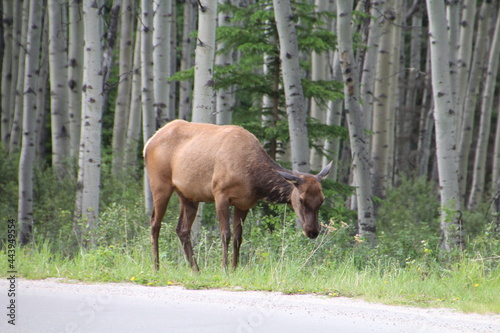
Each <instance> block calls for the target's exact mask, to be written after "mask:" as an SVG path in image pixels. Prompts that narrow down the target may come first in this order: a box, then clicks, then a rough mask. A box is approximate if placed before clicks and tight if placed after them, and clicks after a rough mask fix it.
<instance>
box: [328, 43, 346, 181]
mask: <svg viewBox="0 0 500 333" xmlns="http://www.w3.org/2000/svg"><path fill="white" fill-rule="evenodd" d="M332 66H333V73H332V80H334V81H339V82H340V81H342V69H341V68H340V61H339V53H338V52H337V51H335V53H334V56H333V61H332ZM343 104H344V103H343V100H336V101H330V102H329V103H328V109H327V113H326V124H327V125H329V126H332V125H335V126H340V125H341V123H342V106H343ZM323 150H324V151H325V154H326V155H325V156H323V166H326V165H327V164H328V163H330V162H333V164H332V168H331V170H330V173H329V174H328V178H330V179H333V180H335V181H337V177H338V169H339V155H340V138H339V137H335V138H333V139H327V140H325V145H324V147H323Z"/></svg>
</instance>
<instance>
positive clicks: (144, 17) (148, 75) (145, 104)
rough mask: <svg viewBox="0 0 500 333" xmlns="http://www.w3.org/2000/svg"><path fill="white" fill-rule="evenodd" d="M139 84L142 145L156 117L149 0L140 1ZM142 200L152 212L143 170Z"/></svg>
mask: <svg viewBox="0 0 500 333" xmlns="http://www.w3.org/2000/svg"><path fill="white" fill-rule="evenodd" d="M140 24H142V27H141V29H142V30H141V35H142V36H141V68H142V73H141V83H142V94H141V98H142V138H143V145H144V144H146V142H147V141H148V140H149V138H150V137H151V136H153V134H154V133H155V131H156V117H155V112H154V111H155V110H154V105H153V104H154V95H153V80H154V73H153V70H154V68H153V56H152V55H153V36H152V35H153V6H152V2H151V1H150V0H142V1H141V20H140ZM144 198H145V209H146V214H148V215H149V214H151V212H152V211H153V197H152V194H151V190H150V188H149V181H148V176H147V172H146V169H144Z"/></svg>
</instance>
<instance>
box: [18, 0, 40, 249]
mask: <svg viewBox="0 0 500 333" xmlns="http://www.w3.org/2000/svg"><path fill="white" fill-rule="evenodd" d="M25 1H28V0H25ZM29 3H30V7H29V13H30V14H29V17H30V18H29V29H28V36H29V37H28V40H27V54H28V56H27V59H26V63H25V66H26V68H25V73H26V79H25V80H24V87H25V89H24V111H23V112H24V117H23V119H24V121H23V138H22V149H21V157H20V161H19V206H18V219H19V223H20V233H19V242H20V243H21V244H23V245H24V244H26V243H28V242H29V241H30V240H31V239H32V232H33V200H34V196H33V183H34V179H33V178H34V174H33V168H34V163H35V154H36V145H35V141H36V134H35V129H36V123H35V120H36V116H37V108H36V107H37V105H36V101H37V99H36V95H37V92H38V69H39V54H40V53H39V51H40V39H41V38H40V37H41V31H42V15H43V7H42V2H41V1H38V0H30V1H29Z"/></svg>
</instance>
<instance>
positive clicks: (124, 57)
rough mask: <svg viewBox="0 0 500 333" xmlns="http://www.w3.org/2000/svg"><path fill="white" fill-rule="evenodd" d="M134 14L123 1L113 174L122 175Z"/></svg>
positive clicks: (128, 2) (125, 1) (131, 66)
mask: <svg viewBox="0 0 500 333" xmlns="http://www.w3.org/2000/svg"><path fill="white" fill-rule="evenodd" d="M134 19H135V16H134V12H133V10H132V1H131V0H123V2H122V6H121V13H120V59H119V70H118V72H119V75H120V79H119V83H118V93H117V96H116V106H115V117H114V122H113V161H112V169H111V170H112V173H113V175H114V176H117V175H119V174H120V172H121V171H122V169H123V166H124V164H123V160H124V158H125V154H126V148H125V139H126V134H127V123H128V117H129V109H130V93H131V87H132V72H133V63H132V61H133V51H134V40H133V38H134V35H133V33H132V32H133V28H134Z"/></svg>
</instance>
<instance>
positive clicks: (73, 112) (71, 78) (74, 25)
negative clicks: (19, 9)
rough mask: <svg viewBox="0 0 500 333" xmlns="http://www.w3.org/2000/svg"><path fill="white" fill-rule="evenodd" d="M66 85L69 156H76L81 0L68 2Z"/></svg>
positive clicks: (78, 143) (81, 42) (79, 117)
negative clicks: (67, 91) (67, 88)
mask: <svg viewBox="0 0 500 333" xmlns="http://www.w3.org/2000/svg"><path fill="white" fill-rule="evenodd" d="M68 29H69V38H68V60H69V61H68V87H69V93H68V94H69V96H68V104H69V129H70V133H71V135H70V156H71V157H77V156H78V152H79V149H80V148H79V146H80V134H81V127H82V85H83V83H82V81H83V66H82V65H83V44H84V42H83V34H84V32H83V18H82V0H73V1H72V2H71V3H70V4H69V25H68Z"/></svg>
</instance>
